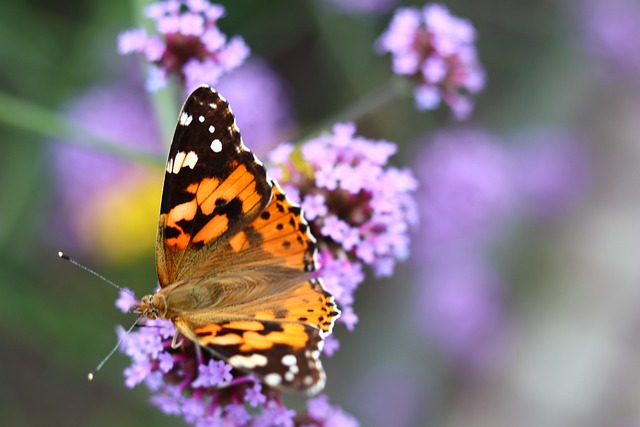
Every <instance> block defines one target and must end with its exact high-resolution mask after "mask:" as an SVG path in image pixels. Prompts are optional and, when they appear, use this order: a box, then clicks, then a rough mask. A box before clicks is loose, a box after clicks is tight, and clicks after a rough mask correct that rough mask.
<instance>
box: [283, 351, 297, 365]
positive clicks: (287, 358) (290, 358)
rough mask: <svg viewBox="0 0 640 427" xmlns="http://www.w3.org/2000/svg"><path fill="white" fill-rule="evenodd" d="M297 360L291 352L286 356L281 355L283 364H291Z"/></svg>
mask: <svg viewBox="0 0 640 427" xmlns="http://www.w3.org/2000/svg"><path fill="white" fill-rule="evenodd" d="M297 362H298V359H296V357H295V356H294V355H293V354H287V355H286V356H282V364H283V365H285V366H292V365H295V364H296V363H297Z"/></svg>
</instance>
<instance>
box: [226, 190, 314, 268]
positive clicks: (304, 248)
mask: <svg viewBox="0 0 640 427" xmlns="http://www.w3.org/2000/svg"><path fill="white" fill-rule="evenodd" d="M308 228H309V226H308V225H307V223H306V222H305V221H304V218H303V217H302V209H300V207H299V206H295V205H293V204H292V203H291V202H289V200H288V199H287V198H286V196H285V195H284V192H283V191H282V190H281V189H280V188H279V187H278V185H274V186H273V197H272V199H271V203H269V205H268V206H267V207H266V208H265V210H264V211H263V212H262V213H261V214H260V215H258V217H256V219H255V220H253V222H252V223H251V225H250V227H249V229H250V230H252V231H253V232H254V233H255V234H258V235H259V236H260V238H261V244H260V247H261V248H262V249H263V250H264V251H265V252H267V253H268V254H270V255H271V256H273V257H274V258H278V259H280V260H282V262H283V263H284V264H285V265H287V266H288V267H291V268H295V269H298V270H302V271H313V270H314V269H315V261H314V257H313V254H314V251H315V244H316V243H315V240H314V239H313V237H312V236H311V234H309V232H308ZM230 244H231V248H232V249H233V250H234V252H241V251H242V250H244V249H247V248H248V247H250V246H251V242H250V241H249V236H248V235H247V233H239V234H238V235H236V236H234V238H233V239H232V240H231V241H230Z"/></svg>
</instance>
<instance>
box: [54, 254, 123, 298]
mask: <svg viewBox="0 0 640 427" xmlns="http://www.w3.org/2000/svg"><path fill="white" fill-rule="evenodd" d="M58 256H59V257H60V258H62V259H63V260H65V261H69V262H70V263H71V264H73V265H75V266H76V267H80V268H81V269H83V270H84V271H86V272H88V273H91V274H93V275H94V276H96V277H97V278H99V279H101V280H102V281H103V282H105V283H107V284H109V285H111V286H113V287H114V288H116V289H119V290H121V291H123V292H126V293H128V294H129V295H131V296H135V295H134V293H133V292H131V291H130V290H129V289H126V288H123V287H122V286H120V285H118V284H116V283H114V282H112V281H111V280H109V279H107V278H106V277H104V276H103V275H102V274H100V273H98V272H96V271H93V270H92V269H90V268H89V267H86V266H84V265H82V264H80V263H79V262H78V261H76V260H75V259H73V258H71V257H69V256H68V255H67V254H65V253H64V252H58Z"/></svg>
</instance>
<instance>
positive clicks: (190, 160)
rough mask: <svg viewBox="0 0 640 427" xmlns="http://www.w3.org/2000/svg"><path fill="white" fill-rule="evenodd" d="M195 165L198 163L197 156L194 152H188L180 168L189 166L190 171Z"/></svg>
mask: <svg viewBox="0 0 640 427" xmlns="http://www.w3.org/2000/svg"><path fill="white" fill-rule="evenodd" d="M196 163H198V155H197V154H196V152H195V151H189V153H188V154H187V157H186V158H185V159H184V164H183V165H182V166H189V167H190V168H191V169H193V168H194V167H195V165H196Z"/></svg>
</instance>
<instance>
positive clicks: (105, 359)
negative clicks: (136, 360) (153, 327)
mask: <svg viewBox="0 0 640 427" xmlns="http://www.w3.org/2000/svg"><path fill="white" fill-rule="evenodd" d="M145 315H146V314H145V313H142V314H141V315H140V316H138V318H137V319H136V321H135V322H133V324H132V325H131V326H129V329H127V332H125V333H124V335H122V336H121V337H120V339H119V340H118V343H117V344H116V345H115V347H113V348H112V349H111V351H110V352H109V354H107V356H106V357H105V358H104V359H102V362H100V363H99V364H98V366H96V368H95V369H94V370H93V371H91V372H89V375H87V378H89V381H92V380H93V378H94V377H95V376H96V374H97V373H98V371H99V370H100V369H102V366H103V365H104V364H105V363H107V360H109V359H110V358H111V356H113V353H115V352H116V350H117V349H118V348H119V347H120V345H121V344H122V342H123V341H124V339H125V338H126V337H127V336H129V334H130V333H131V331H132V330H133V328H135V327H136V325H137V324H138V322H139V321H140V319H142V318H143V317H144V316H145Z"/></svg>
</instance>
